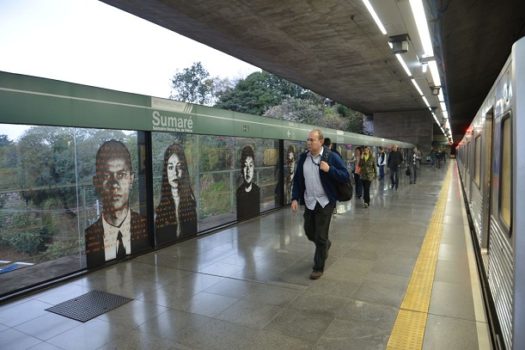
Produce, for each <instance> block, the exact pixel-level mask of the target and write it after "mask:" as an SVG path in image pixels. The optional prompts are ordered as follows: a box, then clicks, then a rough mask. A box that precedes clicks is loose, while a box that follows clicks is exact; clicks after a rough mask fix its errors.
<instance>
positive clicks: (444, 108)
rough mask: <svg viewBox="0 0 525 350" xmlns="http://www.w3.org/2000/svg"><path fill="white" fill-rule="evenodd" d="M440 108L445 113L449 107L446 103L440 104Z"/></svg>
mask: <svg viewBox="0 0 525 350" xmlns="http://www.w3.org/2000/svg"><path fill="white" fill-rule="evenodd" d="M439 106H440V107H441V110H442V111H443V112H446V111H447V106H446V105H445V102H439Z"/></svg>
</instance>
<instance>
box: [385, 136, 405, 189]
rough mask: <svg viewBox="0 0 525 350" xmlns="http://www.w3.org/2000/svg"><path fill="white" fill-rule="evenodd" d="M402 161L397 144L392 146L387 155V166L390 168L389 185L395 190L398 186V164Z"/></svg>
mask: <svg viewBox="0 0 525 350" xmlns="http://www.w3.org/2000/svg"><path fill="white" fill-rule="evenodd" d="M401 163H403V155H402V154H401V152H399V151H398V148H397V145H393V146H392V151H391V152H390V154H389V156H388V163H387V164H388V168H389V169H390V181H391V185H390V187H391V188H393V189H395V190H396V191H397V188H398V186H399V166H400V165H401Z"/></svg>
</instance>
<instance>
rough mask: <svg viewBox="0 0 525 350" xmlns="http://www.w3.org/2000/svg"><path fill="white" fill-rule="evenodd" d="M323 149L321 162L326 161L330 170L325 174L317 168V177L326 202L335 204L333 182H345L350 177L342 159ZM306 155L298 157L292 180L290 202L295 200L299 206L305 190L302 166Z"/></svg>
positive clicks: (302, 201) (306, 153)
mask: <svg viewBox="0 0 525 350" xmlns="http://www.w3.org/2000/svg"><path fill="white" fill-rule="evenodd" d="M323 148H324V149H323V156H322V157H321V161H327V163H328V165H329V166H330V170H328V172H327V173H325V172H324V171H322V170H321V168H319V176H320V178H321V184H322V185H323V188H324V191H325V193H326V195H327V197H328V200H329V201H330V203H335V202H336V200H337V196H336V191H335V181H338V182H347V181H348V178H349V177H350V175H349V174H348V170H347V169H346V166H345V163H344V161H343V159H341V157H339V156H338V155H337V154H336V153H334V152H331V151H330V150H328V148H326V147H324V146H323ZM326 152H329V155H328V160H326V154H327V153H326ZM308 154H309V152H304V153H303V154H301V156H300V157H299V162H297V167H296V168H295V175H294V180H293V188H292V200H297V201H299V203H300V204H304V191H305V190H306V187H305V184H304V172H303V165H304V162H305V160H306V157H307V156H308Z"/></svg>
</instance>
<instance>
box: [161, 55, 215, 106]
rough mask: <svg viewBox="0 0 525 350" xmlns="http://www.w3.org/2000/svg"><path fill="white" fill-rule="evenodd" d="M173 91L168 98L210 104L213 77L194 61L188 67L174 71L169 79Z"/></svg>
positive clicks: (212, 96) (212, 97)
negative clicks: (177, 71)
mask: <svg viewBox="0 0 525 350" xmlns="http://www.w3.org/2000/svg"><path fill="white" fill-rule="evenodd" d="M171 84H172V88H173V92H172V94H171V96H170V98H172V99H175V100H178V101H182V102H190V103H199V104H210V103H212V102H213V99H214V79H212V78H210V73H209V72H208V71H207V70H206V69H205V68H204V67H203V66H202V63H201V62H194V63H193V64H192V65H191V67H190V68H184V69H183V70H182V72H179V73H176V74H175V75H174V76H173V79H172V80H171Z"/></svg>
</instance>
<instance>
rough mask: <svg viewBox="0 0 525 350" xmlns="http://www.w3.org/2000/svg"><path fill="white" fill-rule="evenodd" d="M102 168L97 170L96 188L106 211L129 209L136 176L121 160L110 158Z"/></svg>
mask: <svg viewBox="0 0 525 350" xmlns="http://www.w3.org/2000/svg"><path fill="white" fill-rule="evenodd" d="M101 168H102V169H97V175H96V177H95V178H96V179H95V181H96V183H95V187H96V188H97V192H98V194H99V196H100V198H101V200H102V203H103V207H104V211H110V212H115V211H119V210H122V209H126V208H128V201H129V192H130V191H131V187H132V184H133V179H134V175H133V173H132V172H131V170H130V169H129V167H128V165H127V163H126V161H125V160H124V159H121V158H108V159H107V161H105V162H103V163H102V166H101Z"/></svg>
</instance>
